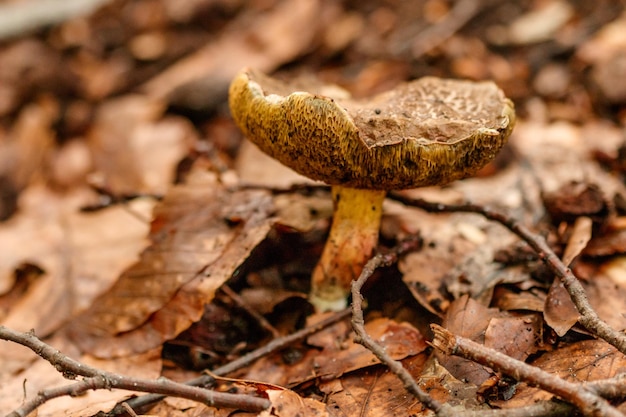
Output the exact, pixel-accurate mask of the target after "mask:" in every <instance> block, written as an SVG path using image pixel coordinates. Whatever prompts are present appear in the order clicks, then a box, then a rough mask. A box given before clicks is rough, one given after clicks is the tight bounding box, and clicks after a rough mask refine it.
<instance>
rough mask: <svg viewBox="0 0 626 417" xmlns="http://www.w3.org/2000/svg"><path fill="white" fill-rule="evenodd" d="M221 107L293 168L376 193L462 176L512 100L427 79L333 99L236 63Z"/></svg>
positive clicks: (491, 90) (505, 120) (486, 88)
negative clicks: (372, 93)
mask: <svg viewBox="0 0 626 417" xmlns="http://www.w3.org/2000/svg"><path fill="white" fill-rule="evenodd" d="M307 90H312V89H311V88H307ZM229 104H230V110H231V113H232V116H233V118H234V120H235V122H236V123H237V125H238V126H239V127H240V128H241V130H242V131H243V132H244V133H245V135H246V136H247V137H248V138H249V139H250V140H251V141H252V142H253V143H255V144H256V145H257V146H258V147H259V148H260V149H261V150H262V151H264V152H265V153H267V154H269V155H270V156H272V157H273V158H275V159H277V160H278V161H280V162H282V163H283V164H284V165H286V166H288V167H290V168H292V169H293V170H295V171H296V172H298V173H300V174H302V175H306V176H307V177H309V178H312V179H315V180H320V181H323V182H326V183H328V184H331V185H337V184H341V185H344V186H347V187H354V188H369V189H380V190H392V189H404V188H415V187H422V186H427V185H438V184H445V183H448V182H450V181H454V180H456V179H460V178H463V177H467V176H470V175H472V174H473V173H474V172H476V171H477V170H478V169H480V168H481V167H482V166H483V165H485V164H486V163H487V162H489V161H491V160H492V159H493V158H494V157H495V156H496V153H497V152H498V150H499V149H500V148H501V147H502V145H504V143H505V142H506V139H507V138H508V136H509V134H510V133H511V130H512V129H513V125H514V123H515V110H514V108H513V103H512V102H511V101H510V100H509V99H507V98H506V97H505V96H504V93H503V92H502V91H501V90H500V89H499V88H498V87H497V86H496V85H495V84H494V83H492V82H472V81H459V80H446V79H440V78H435V77H424V78H421V79H418V80H416V81H413V82H410V83H405V84H402V85H400V86H398V87H396V88H395V89H393V90H390V91H388V92H386V93H383V94H380V95H377V96H374V97H371V98H369V99H366V100H350V99H341V98H337V99H336V100H334V99H332V98H330V97H327V96H324V95H321V94H315V91H308V92H305V91H304V88H303V87H302V86H298V85H296V84H288V83H282V82H280V81H278V80H275V79H273V78H270V77H267V76H265V75H263V74H260V73H258V72H256V71H252V70H243V71H242V72H240V73H239V74H238V75H237V76H236V77H235V79H234V80H233V81H232V83H231V85H230V91H229Z"/></svg>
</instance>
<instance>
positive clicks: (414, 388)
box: [352, 237, 455, 416]
mask: <svg viewBox="0 0 626 417" xmlns="http://www.w3.org/2000/svg"><path fill="white" fill-rule="evenodd" d="M419 245H420V240H419V239H417V238H415V237H414V238H412V239H410V240H406V241H404V242H402V243H400V244H399V245H398V246H397V247H396V248H395V249H394V250H393V251H392V252H391V253H388V254H382V253H378V254H376V255H375V256H374V257H373V258H372V259H370V260H369V261H368V262H367V263H366V264H365V266H364V267H363V272H361V275H360V276H359V278H358V279H357V280H356V281H353V282H352V328H353V329H354V332H355V333H356V336H355V338H354V341H355V342H356V343H359V344H361V345H363V346H365V347H366V348H367V349H369V350H370V351H371V352H372V353H373V354H374V355H376V357H377V358H378V359H379V360H380V361H381V362H382V363H384V364H385V365H386V366H387V367H388V368H389V369H390V370H391V372H393V373H394V374H395V375H396V376H397V377H398V378H399V379H400V380H401V381H402V383H403V384H404V387H405V388H406V390H407V391H409V392H410V393H411V394H413V396H415V398H417V399H418V400H419V401H420V402H421V403H422V404H423V405H424V406H425V407H427V408H428V409H429V410H432V411H434V412H435V413H437V415H438V416H453V415H455V414H454V413H452V411H451V407H450V406H449V405H447V404H442V403H440V402H439V401H437V400H435V399H434V398H432V397H430V395H428V394H427V393H425V392H424V391H423V390H422V389H421V388H420V387H419V385H418V384H417V382H416V381H415V379H414V378H413V377H412V376H411V374H410V373H409V372H408V371H407V370H406V369H404V367H403V366H402V363H401V362H400V361H396V360H394V359H392V358H391V357H390V356H389V355H388V354H387V353H386V352H385V349H384V348H383V347H382V346H380V345H379V344H378V343H376V342H375V341H374V339H372V338H371V337H370V336H369V335H368V334H367V332H366V331H365V319H364V318H363V295H361V288H362V287H363V285H364V284H365V282H366V281H367V280H368V279H369V277H370V276H372V274H373V273H374V271H375V270H376V269H377V268H379V267H381V266H389V265H392V264H393V263H395V262H397V260H398V257H399V256H400V255H401V254H403V253H406V252H408V251H410V250H414V249H417V248H418V247H419Z"/></svg>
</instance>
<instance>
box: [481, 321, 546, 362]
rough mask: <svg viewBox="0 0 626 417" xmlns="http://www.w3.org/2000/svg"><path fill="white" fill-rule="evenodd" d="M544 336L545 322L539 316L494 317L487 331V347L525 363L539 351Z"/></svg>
mask: <svg viewBox="0 0 626 417" xmlns="http://www.w3.org/2000/svg"><path fill="white" fill-rule="evenodd" d="M542 335H543V321H542V320H541V316H539V315H538V314H527V315H524V316H517V317H494V318H492V319H491V320H489V326H487V329H486V330H485V346H487V347H490V348H492V349H495V350H497V351H498V352H502V353H504V354H506V355H508V356H510V357H512V358H514V359H518V360H521V361H523V360H525V359H526V358H527V357H528V356H530V355H532V354H533V353H535V352H536V351H537V350H538V349H539V347H540V344H541V343H542Z"/></svg>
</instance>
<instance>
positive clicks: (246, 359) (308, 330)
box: [108, 309, 350, 416]
mask: <svg viewBox="0 0 626 417" xmlns="http://www.w3.org/2000/svg"><path fill="white" fill-rule="evenodd" d="M349 315H350V309H346V310H343V311H340V312H338V313H335V314H333V315H332V316H330V317H328V318H327V319H325V320H322V321H320V322H319V323H316V324H313V325H311V326H308V327H305V328H304V329H302V330H298V331H297V332H294V333H292V334H290V335H288V336H283V337H279V338H277V339H274V340H272V341H271V342H269V343H268V344H267V345H265V346H263V347H260V348H258V349H256V350H253V351H252V352H249V353H247V354H245V355H243V356H241V357H240V358H237V359H235V360H234V361H232V362H229V363H227V364H226V365H223V366H220V367H219V368H216V369H214V370H212V371H211V373H212V374H213V375H216V376H225V375H228V374H229V373H231V372H234V371H236V370H238V369H241V368H244V367H246V366H248V365H250V364H251V363H253V362H255V361H256V360H257V359H260V358H262V357H264V356H267V355H269V354H270V353H273V352H276V351H278V350H281V349H284V348H286V347H287V346H289V345H291V344H293V343H295V342H298V341H300V340H303V339H305V338H306V337H308V336H310V335H312V334H314V333H317V332H319V331H321V330H323V329H325V328H326V327H328V326H331V325H333V324H335V323H337V322H339V321H341V320H343V319H345V318H346V317H348V316H349ZM214 381H215V379H214V378H213V377H212V376H211V375H208V374H204V375H202V376H200V377H198V378H195V379H192V380H190V381H187V382H185V384H186V385H190V386H200V387H201V386H207V385H210V384H212V383H213V382H214ZM163 398H165V396H164V395H158V394H148V395H143V396H141V397H136V398H132V399H130V400H127V401H125V403H126V404H128V405H129V406H130V407H132V409H134V410H145V409H147V408H148V407H150V406H152V405H154V404H155V403H157V402H159V401H161V400H162V399H163ZM125 412H126V410H124V408H123V406H122V404H121V403H120V404H117V405H116V406H115V408H113V410H111V411H110V412H109V413H108V415H110V416H114V415H119V414H123V413H125Z"/></svg>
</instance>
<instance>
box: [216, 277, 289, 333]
mask: <svg viewBox="0 0 626 417" xmlns="http://www.w3.org/2000/svg"><path fill="white" fill-rule="evenodd" d="M220 290H222V292H223V293H224V294H226V295H227V296H228V297H229V298H230V299H231V300H232V301H233V302H234V303H235V304H236V305H237V307H239V308H241V309H243V310H244V311H245V312H246V313H248V314H249V315H250V316H251V317H252V318H253V319H254V320H256V322H257V323H258V324H259V325H260V326H261V327H262V328H263V329H264V330H265V331H267V332H268V333H271V334H272V336H273V337H274V338H277V337H279V333H278V330H276V328H275V327H274V326H272V324H271V323H270V322H269V321H267V319H266V318H265V317H263V315H262V314H260V313H259V312H258V311H256V310H255V309H254V308H252V307H251V306H250V305H249V304H248V303H246V301H245V300H244V299H243V297H242V296H240V295H239V294H237V293H236V292H235V291H233V290H232V289H231V288H230V287H229V286H228V285H222V286H221V287H220Z"/></svg>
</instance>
